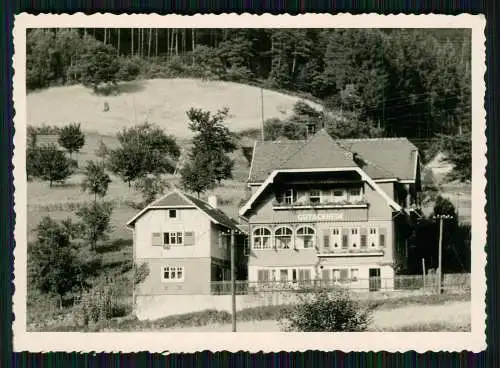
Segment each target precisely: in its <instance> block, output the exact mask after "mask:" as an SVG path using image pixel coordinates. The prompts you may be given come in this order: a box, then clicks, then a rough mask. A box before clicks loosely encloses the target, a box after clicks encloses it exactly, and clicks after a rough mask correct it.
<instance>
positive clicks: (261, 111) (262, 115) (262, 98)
mask: <svg viewBox="0 0 500 368" xmlns="http://www.w3.org/2000/svg"><path fill="white" fill-rule="evenodd" d="M260 116H261V119H262V129H261V132H262V134H261V138H262V141H263V142H264V89H263V88H262V87H260Z"/></svg>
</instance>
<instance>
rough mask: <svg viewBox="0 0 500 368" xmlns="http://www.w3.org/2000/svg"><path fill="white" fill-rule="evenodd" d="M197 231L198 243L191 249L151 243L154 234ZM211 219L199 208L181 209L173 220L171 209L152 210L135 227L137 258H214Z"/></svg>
mask: <svg viewBox="0 0 500 368" xmlns="http://www.w3.org/2000/svg"><path fill="white" fill-rule="evenodd" d="M169 231H183V232H184V231H193V232H194V233H195V244H194V245H190V246H175V245H173V246H171V247H170V248H169V249H165V248H163V247H162V246H153V245H152V244H151V234H152V233H154V232H160V233H164V232H169ZM210 233H211V227H210V218H209V217H208V216H206V215H205V214H204V213H202V212H201V211H199V210H197V209H177V218H174V219H173V218H169V217H168V210H167V209H157V210H150V211H148V212H146V213H145V214H144V215H143V216H142V217H141V218H140V219H138V220H137V222H136V224H135V242H134V247H135V257H136V259H141V258H190V257H210V237H211V234H210Z"/></svg>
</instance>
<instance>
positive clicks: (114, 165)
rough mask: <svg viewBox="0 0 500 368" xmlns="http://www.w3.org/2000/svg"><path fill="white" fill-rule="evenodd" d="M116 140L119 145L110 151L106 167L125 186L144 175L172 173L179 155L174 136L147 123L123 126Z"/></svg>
mask: <svg viewBox="0 0 500 368" xmlns="http://www.w3.org/2000/svg"><path fill="white" fill-rule="evenodd" d="M118 141H119V142H120V145H121V147H119V148H116V149H114V150H111V152H110V157H109V166H110V170H111V171H112V172H113V173H115V174H117V175H119V176H120V177H121V178H122V179H123V180H124V181H125V182H126V183H128V185H129V187H130V185H131V183H132V182H133V181H134V180H136V179H138V178H140V177H143V176H145V175H148V174H164V173H169V172H173V171H174V169H175V162H176V161H177V160H178V158H179V155H180V148H179V146H178V144H177V142H176V140H175V138H174V137H173V136H170V135H167V134H165V132H164V131H163V130H162V129H160V128H159V127H158V126H157V125H155V124H151V123H147V122H146V123H144V124H141V125H137V126H134V127H132V128H129V129H124V130H123V131H122V132H120V133H119V134H118Z"/></svg>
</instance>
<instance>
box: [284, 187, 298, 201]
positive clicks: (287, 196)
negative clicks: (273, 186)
mask: <svg viewBox="0 0 500 368" xmlns="http://www.w3.org/2000/svg"><path fill="white" fill-rule="evenodd" d="M295 196H296V193H295V190H293V188H288V189H285V190H284V191H283V192H282V193H281V203H283V204H289V205H291V204H293V203H295V200H294V199H295Z"/></svg>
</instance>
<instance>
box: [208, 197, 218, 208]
mask: <svg viewBox="0 0 500 368" xmlns="http://www.w3.org/2000/svg"><path fill="white" fill-rule="evenodd" d="M218 202H219V199H218V198H217V196H216V195H215V194H212V195H210V196H208V204H209V205H210V206H212V207H213V208H217V205H218Z"/></svg>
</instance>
